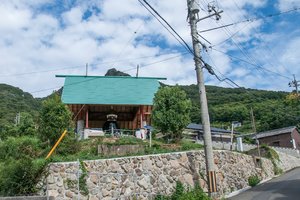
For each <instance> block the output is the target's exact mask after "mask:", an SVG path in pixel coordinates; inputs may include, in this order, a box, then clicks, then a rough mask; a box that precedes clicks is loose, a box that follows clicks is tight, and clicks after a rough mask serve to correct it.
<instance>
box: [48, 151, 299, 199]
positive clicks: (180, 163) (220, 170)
mask: <svg viewBox="0 0 300 200" xmlns="http://www.w3.org/2000/svg"><path fill="white" fill-rule="evenodd" d="M214 158H215V160H214V162H215V164H216V172H217V187H218V190H219V192H218V195H219V196H220V197H222V196H224V195H226V194H228V193H231V192H232V191H235V190H239V189H242V188H245V187H247V186H248V178H249V176H251V175H256V174H257V175H259V176H260V177H261V178H262V179H267V178H271V177H273V176H274V172H273V165H272V163H271V161H270V160H268V159H265V158H262V162H261V163H262V169H261V168H259V165H258V163H257V161H256V159H255V158H253V157H252V156H248V155H245V154H240V153H236V152H230V151H221V150H220V151H214ZM280 158H281V159H283V160H282V162H280V167H281V168H282V169H284V170H289V169H291V168H293V167H296V166H300V161H299V160H298V159H297V158H295V157H289V156H286V155H284V154H280ZM84 166H85V168H86V170H87V179H86V186H87V189H88V192H89V194H88V195H83V194H82V193H81V194H80V199H90V200H96V199H104V200H105V199H132V197H133V196H135V197H137V199H153V198H154V196H155V195H156V194H171V193H172V191H173V189H174V186H175V185H176V181H181V182H183V183H184V184H186V185H190V186H194V185H195V184H196V183H199V184H200V186H201V187H202V188H204V190H205V191H207V185H206V182H205V179H206V178H205V174H206V172H205V160H204V152H203V151H201V150H200V151H191V152H178V153H169V154H160V155H148V156H139V157H125V158H115V159H105V160H93V161H84ZM78 169H80V167H79V165H78V163H77V162H69V163H53V164H51V165H50V166H49V176H48V178H47V182H48V186H47V187H48V192H49V195H50V196H54V197H56V199H73V198H77V195H78V191H77V180H78V179H77V177H78V176H77V174H78ZM71 183H72V184H71Z"/></svg>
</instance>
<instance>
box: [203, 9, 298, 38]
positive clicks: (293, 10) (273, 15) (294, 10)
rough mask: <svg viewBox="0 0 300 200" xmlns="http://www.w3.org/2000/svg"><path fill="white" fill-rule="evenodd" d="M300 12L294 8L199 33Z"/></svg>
mask: <svg viewBox="0 0 300 200" xmlns="http://www.w3.org/2000/svg"><path fill="white" fill-rule="evenodd" d="M299 10H300V8H293V9H290V10H287V11H283V12H278V13H274V14H269V15H265V16H263V17H255V18H250V19H246V20H242V21H238V22H234V23H230V24H224V25H222V26H218V27H214V28H210V29H206V30H202V31H199V33H204V32H208V31H214V30H218V29H221V28H225V27H229V26H233V25H237V24H240V23H245V22H254V21H258V20H261V19H266V18H270V17H275V16H279V15H282V14H287V13H290V12H297V11H299Z"/></svg>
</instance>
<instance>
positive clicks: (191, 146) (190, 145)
mask: <svg viewBox="0 0 300 200" xmlns="http://www.w3.org/2000/svg"><path fill="white" fill-rule="evenodd" d="M180 144H181V150H183V151H188V150H196V149H203V145H201V144H197V143H195V142H193V141H188V140H182V141H181V142H180Z"/></svg>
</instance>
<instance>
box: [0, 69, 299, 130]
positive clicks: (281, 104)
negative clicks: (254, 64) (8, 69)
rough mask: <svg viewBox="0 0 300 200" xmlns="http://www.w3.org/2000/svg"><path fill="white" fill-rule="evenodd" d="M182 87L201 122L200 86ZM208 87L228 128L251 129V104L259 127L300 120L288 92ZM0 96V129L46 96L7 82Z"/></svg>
mask: <svg viewBox="0 0 300 200" xmlns="http://www.w3.org/2000/svg"><path fill="white" fill-rule="evenodd" d="M113 74H114V75H115V73H113ZM118 74H119V73H118ZM180 87H181V88H182V89H183V90H184V91H185V92H186V93H187V96H188V97H189V98H190V99H191V101H192V104H193V109H192V112H191V119H192V122H196V123H199V122H200V121H201V120H200V106H199V94H198V89H197V86H196V85H189V86H180ZM206 90H207V98H208V105H209V112H210V120H211V122H212V126H215V127H220V128H228V127H230V124H231V122H232V121H240V122H242V124H243V126H242V127H241V128H238V130H239V131H242V132H251V131H252V130H251V120H250V108H251V107H252V108H253V110H254V115H255V121H256V126H257V129H258V131H263V130H270V129H274V128H281V127H285V126H292V125H296V124H299V122H300V103H299V101H296V102H293V101H290V100H287V96H288V95H289V93H287V92H275V91H264V90H254V89H243V88H238V89H232V88H222V87H216V86H207V87H206ZM60 93H61V90H60V92H59V94H60ZM46 98H47V97H45V98H43V99H46ZM0 99H1V100H0V132H1V129H2V128H3V127H4V126H5V125H12V124H13V123H14V119H15V116H16V114H17V113H18V112H26V113H30V114H31V115H32V116H33V117H35V116H36V115H37V113H38V111H39V109H40V106H41V101H42V100H43V99H35V98H33V97H32V95H31V94H29V93H26V92H23V91H22V90H21V89H19V88H16V87H13V86H10V85H6V84H0Z"/></svg>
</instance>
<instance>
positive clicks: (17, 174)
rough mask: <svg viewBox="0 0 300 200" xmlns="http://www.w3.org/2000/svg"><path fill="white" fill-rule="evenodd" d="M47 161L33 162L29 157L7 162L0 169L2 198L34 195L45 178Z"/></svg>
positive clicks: (0, 192) (0, 194)
mask: <svg viewBox="0 0 300 200" xmlns="http://www.w3.org/2000/svg"><path fill="white" fill-rule="evenodd" d="M46 164H47V163H46V161H45V160H38V161H33V160H32V159H30V158H28V157H24V158H22V159H20V160H13V159H10V160H7V161H6V162H5V163H2V166H1V167H0V196H17V195H32V194H35V193H36V192H37V191H38V188H37V184H38V182H39V181H40V179H41V177H42V176H43V174H44V173H43V172H44V168H45V166H46Z"/></svg>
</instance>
